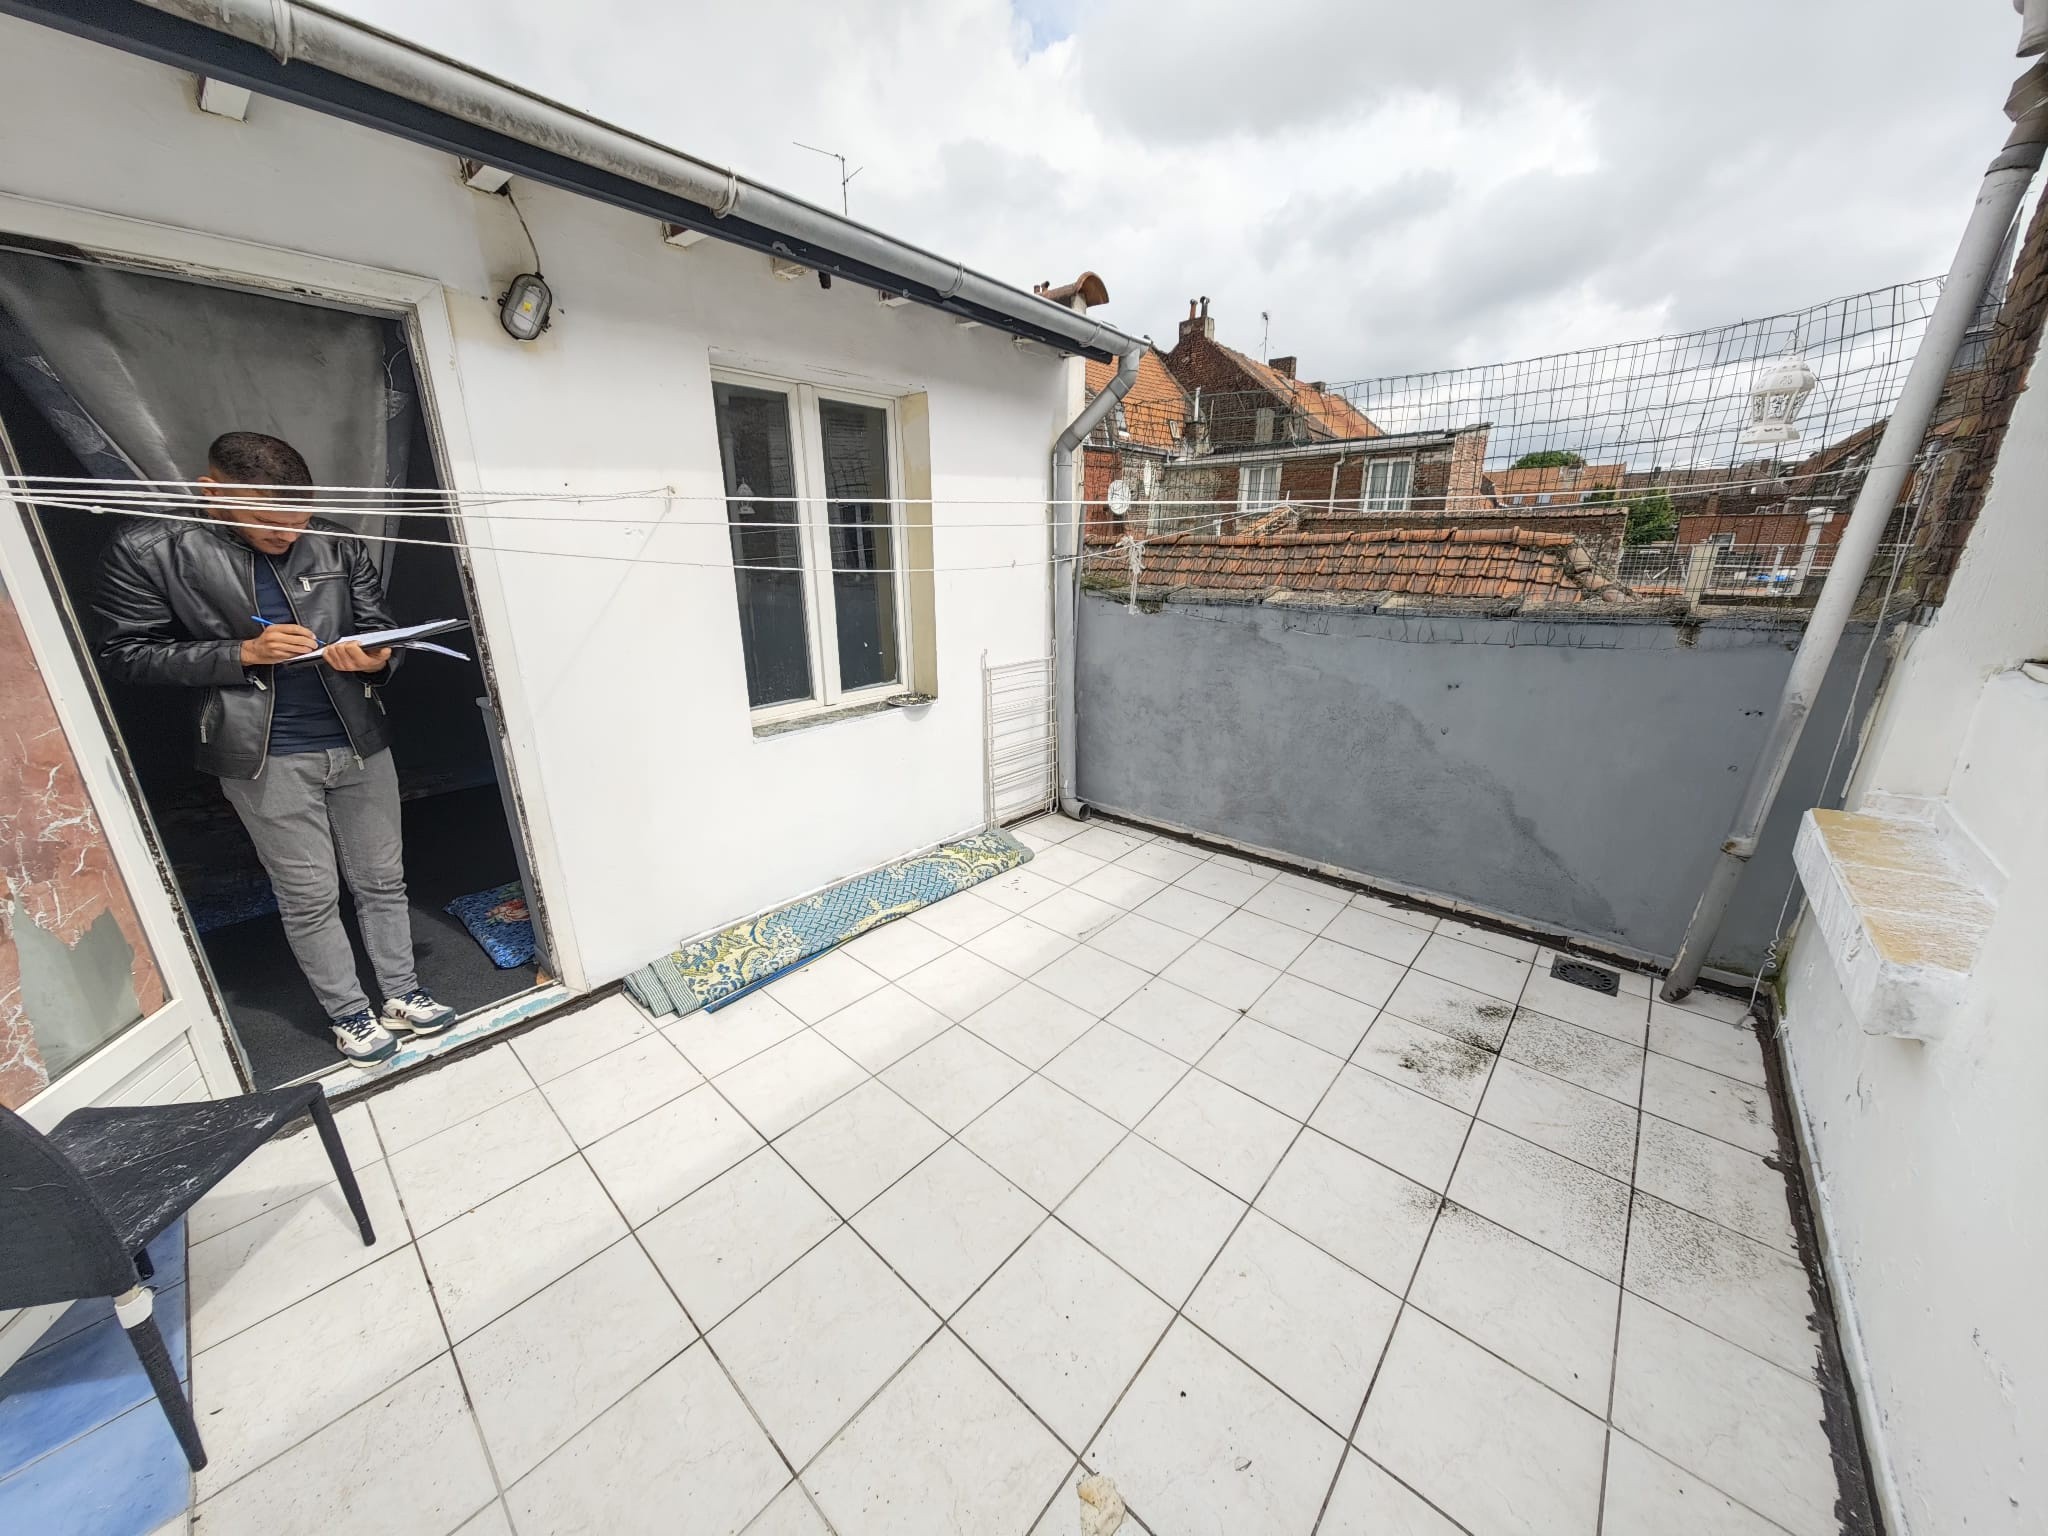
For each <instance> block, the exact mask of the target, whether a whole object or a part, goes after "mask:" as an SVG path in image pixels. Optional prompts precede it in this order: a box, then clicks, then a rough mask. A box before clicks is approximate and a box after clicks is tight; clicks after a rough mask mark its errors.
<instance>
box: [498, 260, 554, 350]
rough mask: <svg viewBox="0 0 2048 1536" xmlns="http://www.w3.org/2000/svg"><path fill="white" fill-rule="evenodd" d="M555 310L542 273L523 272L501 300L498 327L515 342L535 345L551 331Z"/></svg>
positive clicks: (551, 295) (552, 297) (549, 289)
mask: <svg viewBox="0 0 2048 1536" xmlns="http://www.w3.org/2000/svg"><path fill="white" fill-rule="evenodd" d="M554 307H555V295H554V290H553V289H551V288H549V287H548V280H547V279H546V278H544V277H542V276H541V275H540V274H539V273H538V272H522V273H520V274H519V275H518V276H517V277H515V278H513V279H512V285H511V286H510V287H509V288H507V289H506V290H505V296H504V297H503V298H502V299H500V300H498V324H500V325H502V326H504V327H505V334H506V335H507V336H510V337H511V338H512V339H513V340H514V341H532V340H533V339H534V338H535V337H536V336H538V335H540V333H541V332H542V331H544V330H546V329H547V328H548V312H549V311H550V310H552V309H553V308H554Z"/></svg>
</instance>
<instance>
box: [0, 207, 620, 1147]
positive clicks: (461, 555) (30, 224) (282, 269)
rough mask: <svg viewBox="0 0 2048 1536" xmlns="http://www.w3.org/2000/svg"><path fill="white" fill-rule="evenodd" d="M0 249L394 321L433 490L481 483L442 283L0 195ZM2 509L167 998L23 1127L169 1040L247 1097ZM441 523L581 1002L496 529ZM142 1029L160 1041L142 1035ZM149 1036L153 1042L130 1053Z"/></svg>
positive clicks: (476, 487)
mask: <svg viewBox="0 0 2048 1536" xmlns="http://www.w3.org/2000/svg"><path fill="white" fill-rule="evenodd" d="M0 235H18V236H24V237H27V238H29V239H32V240H41V241H49V242H53V243H56V244H59V245H63V246H67V247H70V248H72V249H74V250H76V251H78V252H80V253H81V254H82V255H83V256H84V257H85V258H86V259H87V260H89V261H92V262H95V263H100V264H104V265H108V266H114V267H121V268H125V269H127V270H130V271H136V272H142V273H146V274H151V275H156V276H162V277H169V278H175V279H179V280H183V281H187V282H198V283H210V284H214V285H216V286H222V287H228V288H236V289H241V290H243V291H246V292H253V293H261V294H265V295H268V296H271V297H276V298H281V299H285V300H287V301H296V302H300V303H305V302H312V303H315V304H318V303H321V302H323V301H324V302H326V303H329V304H333V305H336V306H338V307H342V308H346V309H352V310H356V311H358V312H361V313H368V314H374V315H379V316H382V317H385V318H388V319H393V320H396V321H398V322H399V324H401V325H402V326H403V327H404V328H405V332H406V338H407V341H408V343H409V344H410V346H411V348H412V353H413V373H414V377H415V379H416V380H417V382H418V385H419V389H420V395H421V400H420V410H421V412H422V419H423V422H424V424H425V428H426V431H427V435H428V440H429V442H430V443H431V444H432V446H433V451H434V454H435V459H436V464H435V468H436V470H437V471H438V473H439V476H440V479H441V481H442V484H443V488H444V489H445V490H447V491H448V492H449V493H451V494H452V495H455V496H456V497H458V498H461V497H465V496H475V495H478V494H480V493H481V492H482V490H483V479H482V475H481V472H480V469H479V466H478V463H477V460H476V455H475V451H474V448H473V443H472V438H471V434H470V430H469V422H468V415H467V411H466V409H465V406H464V402H463V394H462V385H461V375H460V370H459V367H458V362H457V350H456V340H455V330H454V325H453V322H452V317H451V316H450V313H449V309H448V304H447V296H446V290H445V289H444V287H443V285H442V284H441V283H440V282H438V281H437V280H435V279H432V278H426V277H420V276H416V275H413V274H409V273H403V272H395V271H389V270H386V269H383V268H378V267H372V266H367V265H364V264H361V263H356V262H349V261H343V260H338V259H335V258H331V257H325V256H315V255H311V254H308V253H306V252H303V251H293V250H288V249H285V248H282V247H278V246H271V245H265V244H261V243H258V242H254V241H248V240H241V239H237V238H234V237H231V236H225V235H217V234H210V233H207V232H205V231H201V230H195V229H190V228H186V227H183V226H178V225H171V224H162V223H155V222H151V221H147V220H141V219H133V218H128V217H124V216H121V215H117V214H109V213H103V212H99V211H97V210H93V209H88V208H81V207H76V206H73V205H70V204H65V203H57V202H50V201H46V200H43V199H38V198H28V197H21V196H18V195H15V194H12V193H5V192H0ZM0 501H4V503H5V505H6V506H7V507H8V508H9V509H10V510H11V512H12V514H13V515H12V516H8V517H4V518H0V523H4V525H5V526H4V527H0V577H4V579H5V581H6V584H7V589H8V591H9V593H10V594H11V595H12V596H13V597H14V599H15V604H16V607H17V609H18V610H19V611H20V613H21V615H22V621H23V624H24V626H25V627H26V628H27V629H28V632H29V642H30V646H31V649H32V651H33V653H34V655H35V658H36V663H37V666H38V668H39V669H40V670H41V671H42V673H43V677H44V681H45V685H46V687H47V688H48V689H49V692H50V694H51V697H52V699H53V700H54V701H55V703H56V707H57V709H58V717H59V719H60V720H62V721H63V723H64V728H65V733H66V736H67V738H68V739H69V741H70V743H71V747H72V750H73V754H74V756H75V757H76V758H77V759H78V761H79V764H80V768H81V772H82V773H87V789H88V791H89V792H90V793H91V795H92V797H93V804H94V808H95V811H96V813H97V814H98V816H99V819H100V821H101V823H102V827H103V830H104V831H105V833H106V836H107V840H108V845H109V849H110V851H111V852H112V853H113V855H114V858H115V861H116V864H117V867H118V868H119V869H120V871H121V874H122V877H123V879H124V880H125V881H126V882H127V884H128V887H129V895H130V900H131V901H132V902H133V903H134V905H135V907H136V910H137V916H138V920H139V921H140V922H141V923H142V926H143V930H144V932H145V934H147V936H148V937H149V940H150V943H151V946H152V948H153V949H154V950H155V951H156V954H157V961H158V967H159V969H160V970H161V971H162V972H163V975H164V980H165V986H166V990H167V992H169V993H170V995H171V998H172V1002H170V1003H167V1004H166V1006H165V1007H164V1008H163V1009H161V1010H159V1012H158V1013H157V1014H154V1015H151V1016H150V1017H149V1018H148V1019H145V1020H143V1021H141V1022H140V1023H138V1024H135V1025H132V1026H130V1027H129V1028H128V1029H127V1030H125V1031H124V1032H123V1033H122V1034H120V1035H118V1036H116V1037H115V1038H114V1039H113V1040H111V1041H109V1042H108V1043H107V1044H106V1045H105V1046H103V1047H101V1048H100V1050H98V1051H97V1052H95V1053H94V1054H93V1055H92V1056H91V1057H89V1058H87V1060H85V1061H83V1062H80V1063H78V1064H77V1065H76V1066H74V1067H73V1068H72V1069H71V1070H70V1071H69V1072H67V1073H66V1074H65V1075H64V1077H63V1078H61V1079H59V1080H58V1081H57V1082H56V1083H53V1084H52V1085H51V1086H50V1087H49V1088H47V1089H45V1090H44V1091H43V1092H42V1093H41V1094H38V1095H37V1096H36V1098H35V1099H33V1100H31V1101H30V1105H31V1106H32V1107H33V1108H34V1110H35V1111H36V1113H35V1114H34V1115H33V1116H32V1118H34V1119H35V1120H37V1122H38V1123H40V1122H41V1120H42V1119H43V1117H44V1103H45V1101H46V1100H49V1101H51V1104H50V1111H51V1112H50V1115H49V1118H51V1119H52V1120H54V1119H56V1118H59V1117H60V1115H61V1113H63V1112H68V1110H69V1109H71V1108H75V1107H78V1106H79V1105H80V1104H88V1103H92V1102H94V1101H95V1099H96V1098H97V1097H99V1096H102V1095H104V1094H105V1093H107V1092H108V1091H110V1090H111V1089H113V1088H114V1087H115V1086H117V1085H118V1084H119V1083H121V1082H123V1081H124V1080H125V1079H126V1077H127V1076H128V1075H130V1074H131V1073H132V1072H133V1070H134V1069H135V1068H136V1067H137V1066H138V1065H141V1064H144V1063H146V1062H147V1061H148V1060H150V1059H152V1057H153V1055H154V1054H155V1053H157V1052H160V1051H162V1050H163V1049H165V1048H166V1047H167V1046H168V1045H170V1044H172V1043H174V1041H175V1037H176V1035H177V1034H178V1033H180V1032H183V1033H185V1034H187V1035H189V1037H190V1039H191V1041H192V1049H193V1051H194V1054H195V1056H197V1057H198V1058H199V1061H200V1066H201V1071H202V1074H203V1077H204V1080H205V1087H206V1090H207V1092H208V1093H209V1094H211V1095H213V1096H215V1097H218V1096H221V1095H223V1094H229V1093H234V1092H236V1091H239V1089H240V1088H242V1087H244V1086H246V1085H247V1084H248V1082H249V1081H250V1079H249V1076H248V1070H247V1064H246V1062H245V1061H244V1060H243V1059H242V1054H241V1045H240V1042H239V1038H238V1037H237V1035H236V1034H235V1030H234V1025H233V1022H232V1020H231V1019H230V1017H229V1015H228V1012H227V1009H226V1006H225V1004H224V1002H223V1000H222V998H221V996H220V993H219V991H218V988H217V987H216V986H215V984H214V981H213V977H212V972H211V969H210V967H209V966H208V963H207V961H206V957H205V951H204V948H203V946H202V945H201V942H200V939H199V936H198V933H197V930H196V928H194V927H193V926H192V924H191V921H190V917H189V914H188V913H187V912H186V910H185V906H184V899H183V896H182V893H180V892H179V890H178V889H177V887H176V880H175V876H174V875H173V873H172V872H171V870H170V867H169V864H168V862H167V861H166V860H165V859H164V857H163V853H162V847H161V844H160V842H159V841H158V838H157V835H156V831H155V826H154V822H153V820H152V817H151V814H150V811H149V808H148V805H147V802H146V801H145V800H144V799H143V797H142V792H141V786H140V784H139V782H138V781H137V780H136V778H135V774H134V769H133V767H132V765H131V764H130V762H129V760H128V756H127V753H126V751H125V749H124V748H123V747H122V746H121V745H120V744H119V738H118V727H117V726H116V725H115V723H114V721H113V717H112V714H111V712H110V711H109V710H108V708H107V705H106V701H105V697H104V691H103V689H102V688H101V686H100V683H99V680H98V676H97V673H96V672H94V671H93V670H92V669H91V666H90V661H89V653H88V652H87V650H86V643H85V637H84V635H83V633H82V632H81V631H80V629H79V627H78V624H77V622H76V621H75V619H74V618H73V617H72V616H71V615H70V614H69V613H68V611H67V610H68V607H69V599H68V595H60V592H59V590H58V588H57V587H56V585H55V582H56V576H55V573H54V571H53V570H52V569H50V568H49V566H48V563H47V561H46V559H45V557H44V554H43V545H42V540H41V538H40V536H39V535H38V534H36V533H34V532H32V531H31V526H30V518H29V511H30V509H29V508H28V507H26V506H24V505H23V504H22V503H21V502H20V501H19V500H18V499H17V498H15V497H14V496H12V495H11V494H6V493H4V492H0ZM448 524H449V527H450V529H451V531H452V535H453V539H454V543H455V546H456V547H455V548H454V550H453V551H452V553H453V555H454V557H455V566H456V572H457V575H458V577H459V578H460V579H461V581H462V585H463V589H464V594H465V597H466V598H467V601H468V604H469V607H470V613H471V617H472V619H473V621H474V637H475V641H476V648H477V660H478V664H479V667H480V668H481V670H482V673H483V679H484V687H485V691H486V693H487V695H488V696H489V697H490V699H491V702H492V705H493V708H494V709H495V710H496V712H497V715H498V719H499V721H500V722H501V725H502V728H503V731H504V737H503V741H502V745H503V748H504V751H503V758H504V769H505V779H504V781H503V782H502V783H501V786H500V788H501V793H503V794H505V795H506V796H507V797H509V800H510V803H511V805H512V808H513V812H514V816H515V818H516V820H517V823H518V826H517V828H516V832H515V835H517V836H519V837H521V838H522V840H523V841H524V844H525V853H526V858H527V861H528V862H527V867H528V869H529V870H530V871H531V872H532V878H533V883H534V887H535V888H534V889H533V890H532V891H530V892H528V896H529V899H530V901H531V904H532V909H533V918H534V922H535V927H536V930H537V938H538V939H539V947H540V950H541V952H542V953H543V954H545V955H546V956H547V957H548V959H549V961H550V962H551V965H550V974H551V976H552V978H553V982H554V984H555V989H556V990H557V991H559V992H565V993H566V994H567V995H570V996H574V995H578V994H581V993H583V992H586V991H588V990H589V988H588V981H587V976H586V973H585V971H584V968H583V963H582V957H581V954H580V949H579V946H578V945H577V942H576V935H575V932H574V928H573V925H572V924H571V923H570V922H569V921H568V920H567V913H566V912H565V911H562V910H551V909H550V907H549V904H548V893H549V892H551V891H552V892H560V891H563V890H565V889H567V884H566V881H565V880H564V878H563V872H562V866H561V860H560V855H559V845H558V843H557V840H556V836H555V829H554V826H553V822H552V819H551V817H550V816H549V814H548V809H547V801H546V797H545V795H544V794H543V793H542V792H541V789H540V786H541V781H542V775H541V771H540V765H539V759H538V754H537V752H536V751H535V747H534V741H533V734H532V727H531V723H530V722H531V719H532V714H531V710H530V708H529V700H528V697H527V694H526V690H525V688H524V686H523V681H522V678H521V676H520V673H519V670H518V668H517V666H516V664H513V665H499V664H498V662H497V660H496V658H495V657H494V655H493V643H492V641H493V636H494V635H495V636H498V637H506V638H507V643H506V646H505V653H506V656H507V657H508V658H509V657H510V656H511V655H512V654H513V648H512V646H511V645H510V643H509V636H510V635H511V633H512V626H511V618H510V611H509V607H508V605H507V602H506V598H505V590H504V584H503V581H502V578H501V576H500V573H499V570H498V564H497V561H496V559H495V558H494V557H493V552H494V534H493V530H492V528H491V526H490V524H489V523H488V522H482V521H479V522H476V523H471V522H469V521H468V520H467V519H464V518H463V517H462V516H461V515H460V513H459V511H458V512H457V513H456V514H455V515H452V516H450V517H449V518H448ZM88 763H89V764H90V765H91V767H90V772H87V765H88ZM548 991H549V988H548V987H547V986H546V985H545V984H544V985H543V986H542V988H541V989H540V992H539V994H538V995H540V996H542V997H545V996H546V995H547V993H548ZM535 996H536V994H535V993H534V992H531V991H529V992H525V993H521V994H519V995H517V996H515V997H513V998H511V999H508V1000H507V1001H506V1002H505V1003H502V1004H499V1005H497V1007H496V1009H487V1010H484V1011H483V1013H484V1017H486V1018H489V1017H490V1015H492V1014H493V1013H494V1012H496V1011H499V1010H510V1011H511V1015H512V1017H514V1018H517V1017H523V1016H525V1014H526V1013H528V1012H530V1011H531V1004H532V1002H533V1000H534V998H535ZM559 1000H560V999H559V998H557V999H556V1001H559ZM521 1005H527V1006H521ZM208 1008H210V1009H211V1013H212V1017H211V1020H210V1021H206V1022H202V1020H201V1019H200V1018H196V1017H190V1016H189V1015H190V1014H191V1013H192V1010H194V1009H199V1010H201V1011H202V1012H203V1011H204V1010H205V1009H208ZM166 1015H169V1016H172V1017H170V1018H168V1019H167V1018H166V1017H165V1016H166ZM507 1022H510V1020H509V1019H508V1020H507ZM152 1025H154V1026H156V1027H154V1028H149V1027H150V1026H152ZM146 1028H149V1033H148V1035H147V1037H146V1038H140V1039H139V1038H138V1037H139V1036H143V1032H144V1031H145V1029H146ZM460 1033H461V1034H462V1035H463V1036H464V1037H465V1039H467V1038H473V1037H474V1034H473V1031H471V1030H462V1031H460ZM150 1042H154V1045H153V1047H152V1045H151V1043H150ZM336 1068H337V1070H341V1069H344V1064H343V1063H340V1062H337V1063H336ZM322 1075H323V1076H324V1075H325V1074H322ZM60 1106H61V1107H60Z"/></svg>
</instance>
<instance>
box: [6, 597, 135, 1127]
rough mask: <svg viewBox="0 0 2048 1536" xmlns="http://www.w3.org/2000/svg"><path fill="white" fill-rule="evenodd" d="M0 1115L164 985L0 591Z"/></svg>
mask: <svg viewBox="0 0 2048 1536" xmlns="http://www.w3.org/2000/svg"><path fill="white" fill-rule="evenodd" d="M0 887H4V896H5V900H4V905H0V1104H5V1105H7V1106H8V1107H9V1108H16V1107H19V1106H20V1105H21V1104H23V1103H25V1102H26V1101H27V1100H28V1099H30V1098H31V1097H33V1096H34V1095H35V1094H36V1093H38V1092H40V1091H41V1090H42V1088H43V1087H44V1086H46V1085H47V1084H48V1083H49V1082H50V1081H51V1080H52V1079H53V1078H56V1077H58V1076H60V1075H61V1074H62V1073H63V1072H64V1071H65V1070H66V1069H67V1068H68V1067H70V1066H71V1065H72V1064H73V1063H75V1062H77V1061H78V1060H80V1059H81V1058H83V1057H84V1056H86V1055H88V1054H89V1053H91V1052H92V1051H93V1050H95V1049H97V1048H98V1047H99V1046H101V1045H104V1044H105V1043H106V1042H107V1041H108V1040H111V1039H112V1038H113V1037H114V1036H115V1035H117V1034H119V1033H120V1032H121V1031H122V1030H124V1029H126V1028H127V1027H128V1026H129V1025H131V1024H133V1023H135V1022H136V1021H137V1020H139V1019H141V1018H143V1017H145V1016H146V1015H148V1014H150V1013H153V1012H155V1011H156V1010H157V1009H158V1008H160V1007H162V1006H163V1001H164V988H163V980H162V978H161V977H160V976H159V975H158V974H157V968H156V961H155V960H154V959H153V958H152V956H151V954H150V950H149V944H148V941H147V940H146V939H145V938H144V937H143V933H142V928H141V925H140V923H139V922H137V920H136V916H135V908H134V905H133V904H132V903H131V902H130V900H129V897H128V888H127V886H126V885H125V884H124V883H123V882H122V879H121V874H120V871H119V870H118V869H117V868H116V867H115V865H114V857H113V854H112V852H111V851H110V850H109V849H108V847H107V844H106V839H105V837H104V836H103V835H102V833H101V831H100V823H99V817H98V815H97V814H96V813H95V811H94V809H93V805H92V801H91V799H90V798H89V797H88V796H87V794H86V790H85V784H84V781H83V780H82V779H81V778H80V777H79V772H78V765H77V763H76V761H75V760H74V759H73V758H72V755H71V745H70V743H69V742H68V741H67V740H66V739H65V737H64V730H63V727H62V726H61V725H60V724H59V723H58V720H57V711H56V709H55V707H54V706H53V705H52V704H51V702H50V694H49V690H48V688H47V687H46V686H45V684H44V682H43V678H42V674H41V673H40V672H39V671H38V670H37V669H36V663H35V657H34V655H33V654H32V653H31V652H30V650H29V645H28V636H27V634H26V632H25V631H24V630H23V629H22V624H21V618H20V615H19V614H17V613H16V612H15V609H14V603H13V601H12V600H11V599H10V598H8V597H7V596H6V594H5V593H4V592H0Z"/></svg>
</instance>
